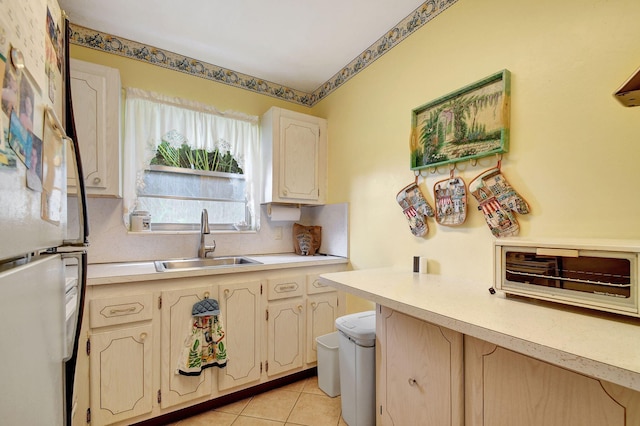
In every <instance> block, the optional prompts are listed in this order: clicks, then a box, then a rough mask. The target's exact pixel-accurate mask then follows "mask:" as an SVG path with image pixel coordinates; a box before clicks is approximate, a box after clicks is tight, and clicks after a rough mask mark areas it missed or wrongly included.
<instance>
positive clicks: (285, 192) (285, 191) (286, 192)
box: [282, 189, 289, 197]
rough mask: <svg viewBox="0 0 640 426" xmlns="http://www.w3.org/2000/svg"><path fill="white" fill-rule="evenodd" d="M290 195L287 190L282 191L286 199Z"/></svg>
mask: <svg viewBox="0 0 640 426" xmlns="http://www.w3.org/2000/svg"><path fill="white" fill-rule="evenodd" d="M288 193H289V191H287V190H286V189H283V190H282V195H284V196H285V197H286V196H287V194H288Z"/></svg>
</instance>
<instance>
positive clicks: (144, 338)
mask: <svg viewBox="0 0 640 426" xmlns="http://www.w3.org/2000/svg"><path fill="white" fill-rule="evenodd" d="M146 339H147V333H140V340H142V341H143V342H144V341H145V340H146Z"/></svg>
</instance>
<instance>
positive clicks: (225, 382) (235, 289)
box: [218, 281, 263, 390]
mask: <svg viewBox="0 0 640 426" xmlns="http://www.w3.org/2000/svg"><path fill="white" fill-rule="evenodd" d="M260 285H261V284H260V282H259V281H251V282H241V283H235V284H223V285H220V287H219V289H218V293H219V299H218V300H219V302H220V312H221V314H222V317H223V321H224V322H223V326H224V327H225V330H226V340H227V357H228V361H227V366H226V367H225V368H222V369H220V370H219V371H218V389H220V390H223V389H229V388H233V387H236V386H240V385H243V384H246V383H250V382H254V381H257V380H259V379H260V373H261V368H260V362H261V361H260V334H261V331H262V327H261V325H262V324H263V323H262V321H261V316H260V313H261V312H262V309H261V306H262V305H261V296H260Z"/></svg>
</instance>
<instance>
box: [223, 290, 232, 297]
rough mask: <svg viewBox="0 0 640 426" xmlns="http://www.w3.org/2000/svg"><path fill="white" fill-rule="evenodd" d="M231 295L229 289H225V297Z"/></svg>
mask: <svg viewBox="0 0 640 426" xmlns="http://www.w3.org/2000/svg"><path fill="white" fill-rule="evenodd" d="M229 293H231V292H230V291H229V289H228V288H225V289H224V297H229Z"/></svg>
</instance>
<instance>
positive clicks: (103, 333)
mask: <svg viewBox="0 0 640 426" xmlns="http://www.w3.org/2000/svg"><path fill="white" fill-rule="evenodd" d="M328 260H329V261H328V262H327V264H326V265H321V264H318V263H322V262H321V261H317V260H311V262H314V263H313V264H312V265H311V266H307V265H308V264H309V260H308V259H307V260H306V262H307V264H305V262H300V264H301V265H302V266H301V267H292V266H291V265H292V264H291V263H287V267H286V268H282V269H279V268H275V267H272V266H268V267H267V269H260V268H257V269H258V270H255V269H250V268H246V269H245V270H247V272H242V273H238V272H231V273H226V274H225V273H219V272H217V273H212V274H210V275H206V274H200V275H196V276H193V277H189V276H188V275H186V273H185V272H182V273H177V274H171V273H169V274H157V275H155V276H156V277H157V279H155V280H152V279H149V278H150V276H149V274H146V273H144V274H141V275H140V277H142V279H143V280H141V281H135V277H136V276H135V275H126V276H124V275H123V276H120V277H117V276H111V277H109V278H106V277H105V278H100V279H97V280H96V281H97V282H100V284H95V281H94V282H92V278H91V267H90V271H89V280H88V284H89V285H88V287H87V298H86V299H87V300H86V303H85V315H88V318H89V320H88V321H84V322H83V325H82V327H83V329H82V330H81V335H82V336H86V337H87V341H86V342H82V344H83V345H84V344H86V346H87V347H88V348H89V347H91V348H92V349H91V351H87V352H86V353H85V352H84V351H83V352H81V353H80V354H79V358H78V367H77V374H76V393H77V394H78V395H79V398H78V405H77V408H76V412H75V415H74V416H73V424H74V425H86V424H87V423H88V422H89V421H88V420H87V419H89V420H90V423H91V424H92V425H94V426H95V425H107V424H115V425H125V424H126V425H129V424H132V423H136V422H140V421H144V420H148V419H151V418H154V417H159V416H165V415H166V416H169V418H168V421H175V420H176V419H178V418H174V417H171V416H172V414H171V413H173V412H176V411H178V410H181V409H186V408H189V407H192V406H195V405H199V406H202V408H201V409H202V410H206V409H208V408H209V407H210V405H207V404H210V403H213V402H215V399H216V398H219V397H221V396H225V395H229V394H231V393H234V392H237V391H241V390H245V389H248V388H250V387H253V386H260V387H261V388H264V387H265V386H268V384H269V382H271V381H273V380H275V379H281V378H285V377H286V376H287V375H290V374H298V373H302V372H304V371H305V370H309V369H311V368H313V367H315V362H307V361H306V359H307V357H306V354H305V348H306V347H308V343H307V339H309V338H310V336H308V335H307V334H306V333H305V330H306V327H305V325H306V316H305V313H306V312H305V307H306V304H307V301H308V300H307V298H308V297H309V295H307V293H306V291H305V289H306V286H305V283H306V281H307V280H308V276H315V277H317V276H318V275H319V274H320V273H323V272H335V271H341V270H344V269H346V267H347V263H346V261H341V262H336V259H328ZM100 268H102V266H101V267H100ZM116 269H117V270H121V269H120V268H116ZM229 270H233V269H232V268H229ZM145 272H146V270H145ZM101 280H104V281H108V282H104V281H101ZM269 282H271V283H275V284H274V286H273V289H276V288H277V287H279V288H280V290H283V291H284V294H288V293H289V290H290V289H292V287H291V283H292V282H293V283H296V285H295V287H296V288H295V291H294V292H293V293H294V295H293V297H280V298H279V296H276V298H275V299H274V300H272V301H270V300H268V296H267V293H268V292H267V287H268V285H267V284H268V283H269ZM329 293H333V294H334V295H335V296H336V297H337V300H340V299H342V298H343V297H344V296H343V295H342V294H341V293H339V292H337V291H336V290H335V289H331V288H329V289H328V293H327V294H329ZM204 298H217V300H218V302H219V304H220V310H221V317H222V321H223V327H224V329H225V339H226V342H225V343H226V350H227V366H226V367H224V368H221V369H219V368H216V367H213V368H208V369H204V370H203V372H202V373H201V374H200V375H198V376H183V375H179V374H177V373H176V370H177V366H178V361H179V356H180V353H181V351H182V350H183V348H184V345H185V339H186V337H187V336H188V334H189V332H190V330H191V324H192V319H193V317H192V312H191V310H192V307H193V305H194V303H196V302H198V301H200V300H203V299H204ZM290 303H291V306H288V308H287V309H289V311H290V312H295V316H296V317H297V319H296V322H295V326H296V328H297V329H298V330H299V332H297V333H291V332H290V331H291V330H290V328H291V327H292V323H291V322H290V321H289V317H288V316H287V321H283V322H280V323H279V324H278V326H277V328H274V330H273V331H272V332H271V335H273V333H274V331H275V330H279V331H278V334H277V335H278V336H280V337H278V338H277V339H275V340H274V342H276V343H278V345H279V347H278V348H277V350H274V352H273V353H274V354H276V357H275V359H277V360H278V362H280V361H281V360H283V359H285V358H287V357H288V358H291V357H292V355H295V356H294V358H295V363H293V365H288V366H287V367H286V368H284V369H283V370H282V371H278V370H277V369H276V370H275V371H271V372H270V373H267V371H266V364H267V360H268V359H269V354H268V353H267V346H268V343H267V342H268V341H269V338H270V335H269V331H268V328H269V327H268V320H267V318H266V316H265V312H266V309H267V307H269V308H270V309H271V306H270V305H271V304H275V306H277V307H279V308H282V307H283V306H284V305H285V304H287V305H288V304H290ZM338 304H339V305H341V308H340V309H342V310H343V309H344V308H343V306H344V303H342V302H340V303H338ZM337 314H338V311H336V315H337ZM274 315H275V316H276V317H277V316H278V315H279V314H277V313H276V314H274ZM332 321H335V318H333V319H332ZM280 346H281V347H280ZM271 348H274V349H275V346H274V345H273V344H272V345H271ZM291 348H295V350H291ZM271 364H272V365H273V362H272V363H271ZM283 364H286V363H284V362H283ZM191 414H193V411H192V412H191Z"/></svg>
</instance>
